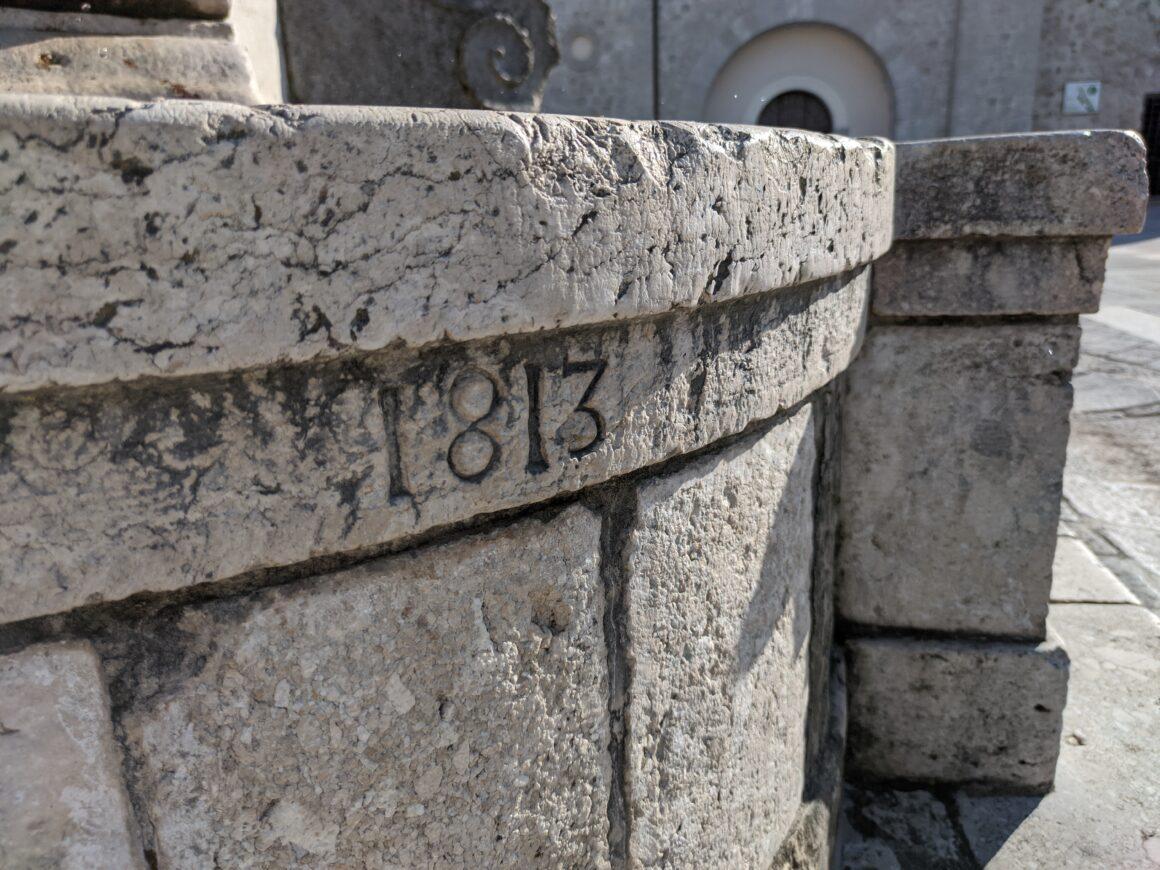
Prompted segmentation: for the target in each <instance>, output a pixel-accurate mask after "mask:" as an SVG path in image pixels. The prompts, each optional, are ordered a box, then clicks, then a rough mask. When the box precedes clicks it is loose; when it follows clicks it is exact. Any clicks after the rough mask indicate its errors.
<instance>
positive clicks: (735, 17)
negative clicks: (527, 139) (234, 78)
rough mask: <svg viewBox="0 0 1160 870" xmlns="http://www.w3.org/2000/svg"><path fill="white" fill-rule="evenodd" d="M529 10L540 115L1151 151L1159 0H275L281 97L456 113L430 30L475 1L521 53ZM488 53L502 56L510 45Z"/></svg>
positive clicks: (449, 53)
mask: <svg viewBox="0 0 1160 870" xmlns="http://www.w3.org/2000/svg"><path fill="white" fill-rule="evenodd" d="M545 5H548V6H550V9H551V13H552V16H553V19H554V30H555V44H556V49H555V51H556V52H557V53H558V57H559V59H558V63H556V65H555V66H553V67H552V68H551V70H550V71H549V72H548V73H547V76H546V81H545V82H543V83H542V84H543V91H542V93H543V98H542V102H541V104H540V108H541V110H542V111H546V112H557V113H562V114H577V115H602V116H609V117H621V118H633V119H640V118H668V119H684V120H702V121H721V122H732V123H759V122H762V121H768V122H774V123H778V122H782V123H785V122H789V123H788V124H787V125H788V126H802V125H803V120H804V121H807V122H808V120H809V119H810V118H814V119H820V121H821V123H818V124H817V125H816V126H820V127H822V128H823V129H825V128H826V127H828V128H829V129H831V130H832V131H833V132H837V133H847V134H851V135H855V136H859V135H883V136H889V137H892V138H895V139H900V140H907V139H924V138H931V137H939V136H958V135H973V134H984V133H1006V132H1015V131H1025V130H1058V129H1080V128H1120V129H1135V130H1142V131H1143V132H1144V133H1145V134H1146V138H1149V137H1148V134H1149V133H1150V134H1151V136H1150V138H1151V142H1152V144H1153V150H1155V147H1156V140H1157V136H1160V129H1158V128H1160V122H1158V121H1153V123H1152V125H1151V126H1152V129H1151V130H1146V129H1145V123H1144V116H1145V114H1146V111H1145V110H1146V106H1147V105H1149V103H1148V100H1149V97H1151V99H1152V105H1153V106H1154V108H1153V110H1152V114H1153V117H1160V0H1015V2H1010V0H971V2H964V0H889V2H885V0H870V2H857V3H854V2H849V0H719V2H711V3H710V2H701V0H551V2H550V3H549V4H544V3H541V2H539V0H527V2H524V3H516V2H513V0H489V2H487V3H448V2H432V0H396V2H390V3H383V2H374V0H344V2H343V3H339V4H326V5H325V6H320V5H319V4H317V3H315V2H313V0H280V9H281V15H282V27H283V45H284V48H285V59H286V64H287V72H288V80H289V86H290V95H291V97H292V98H293V99H295V100H299V101H302V102H316V103H317V102H323V103H325V102H360V103H378V104H382V103H388V104H390V103H397V102H403V103H411V104H430V105H438V104H446V103H448V102H454V100H455V97H454V95H451V96H449V95H448V87H447V86H445V85H443V84H440V86H435V85H434V84H430V85H422V84H417V81H421V80H422V78H423V77H424V76H426V77H429V78H430V81H431V82H432V83H435V82H439V83H443V82H445V81H448V80H449V78H448V69H449V68H450V67H452V66H454V63H455V57H454V49H450V50H449V49H447V48H446V47H444V45H443V44H442V43H440V42H439V41H438V40H432V39H431V37H430V35H429V31H430V29H431V28H432V27H435V28H436V29H440V28H446V27H448V26H450V27H452V28H454V26H455V24H454V20H453V19H454V18H455V16H460V17H463V16H465V15H469V14H471V13H470V12H465V11H464V10H466V9H470V10H474V11H475V13H476V14H478V11H479V9H480V8H481V7H484V6H487V7H489V8H494V9H495V10H497V12H498V17H499V18H501V19H506V20H508V21H514V22H515V23H516V24H517V25H520V23H521V22H525V21H530V22H531V23H530V24H527V25H526V26H523V27H522V31H523V33H524V35H525V38H524V39H523V43H520V45H524V44H526V45H530V46H533V50H536V49H539V48H540V46H539V45H538V44H537V42H538V41H539V40H542V39H543V37H540V36H538V35H537V34H536V33H535V31H536V29H537V28H536V22H537V21H539V20H542V18H543V15H542V7H545ZM336 6H337V7H338V8H339V9H340V10H344V11H337V12H336V11H335V7H336ZM501 7H503V8H501ZM348 13H349V14H348ZM513 38H514V37H513ZM499 42H501V41H497V44H499ZM517 47H518V46H517ZM497 51H499V52H501V53H503V58H504V61H503V62H508V63H511V62H513V60H514V58H515V55H516V52H515V51H514V50H513V46H512V45H500V47H499V48H498V49H497ZM543 54H544V51H542V50H541V51H539V56H540V57H541V59H542V55H543ZM525 60H526V59H525ZM535 65H536V64H529V65H528V69H529V70H532V67H533V66H535ZM540 66H541V68H542V65H540ZM376 71H381V74H376ZM417 76H418V78H417ZM450 87H451V89H452V90H454V89H455V87H456V83H455V82H454V81H453V79H452V80H450ZM787 94H789V95H792V97H791V98H790V99H788V100H783V101H782V102H783V103H786V104H785V105H782V104H778V102H777V101H778V100H779V98H784V97H785V95H787ZM425 96H426V97H427V99H424V97H425ZM763 112H765V113H766V115H765V117H764V118H763V117H762V113H763ZM802 112H805V113H806V114H804V115H803V114H801V113H802ZM827 119H828V124H827V123H825V122H826V121H827ZM794 121H796V122H797V123H793V122H794ZM804 125H807V126H808V125H809V124H808V123H806V124H804ZM1153 174H1154V175H1155V174H1156V173H1153Z"/></svg>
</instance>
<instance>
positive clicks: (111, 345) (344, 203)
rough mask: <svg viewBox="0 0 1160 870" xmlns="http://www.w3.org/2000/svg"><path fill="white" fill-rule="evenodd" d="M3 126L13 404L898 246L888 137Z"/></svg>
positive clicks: (426, 340) (659, 300) (781, 274)
mask: <svg viewBox="0 0 1160 870" xmlns="http://www.w3.org/2000/svg"><path fill="white" fill-rule="evenodd" d="M0 120H2V122H3V123H2V124H0V151H7V152H8V153H9V159H8V160H7V161H6V162H5V163H4V164H3V166H2V168H0V187H2V188H3V189H5V190H6V192H7V194H8V195H7V196H5V197H4V198H3V201H2V202H0V213H2V214H3V218H4V222H5V224H6V226H9V227H11V232H10V234H8V236H7V238H6V239H4V240H2V241H3V244H2V246H0V299H3V302H2V303H0V324H3V325H4V326H3V329H2V330H0V331H3V332H5V333H6V334H7V339H6V341H5V344H6V346H5V347H3V348H0V390H3V391H7V392H22V391H28V390H35V389H41V388H46V387H52V386H83V385H90V384H98V383H104V382H109V381H117V380H134V379H137V378H141V377H148V376H154V377H155V376H171V375H195V374H209V373H220V372H225V371H237V370H244V369H252V368H257V367H263V366H271V365H278V364H283V363H293V362H303V361H307V360H321V359H330V358H338V357H342V356H344V355H349V354H361V353H367V352H373V351H376V350H381V349H384V348H389V347H398V346H405V347H411V348H418V347H423V346H426V345H430V344H435V343H440V342H445V341H469V340H478V339H482V338H491V337H496V336H500V335H505V334H514V333H528V332H538V331H546V330H555V329H560V328H567V327H571V326H579V325H585V324H596V323H601V322H608V321H612V320H623V319H631V318H635V317H641V316H648V315H652V314H658V313H663V312H665V311H668V310H671V309H675V308H689V307H695V306H698V305H702V304H705V303H708V302H716V301H720V300H725V299H730V298H737V297H739V296H747V295H752V294H756V293H763V292H768V291H770V290H775V289H778V288H782V287H790V286H796V285H799V284H802V283H806V282H810V281H815V280H819V279H822V278H827V277H831V276H834V275H839V274H842V273H844V272H847V271H849V270H851V269H853V268H855V267H857V266H860V265H862V264H865V263H867V262H870V261H871V260H873V259H875V258H876V257H878V256H880V255H881V254H882V253H884V252H885V251H886V250H887V248H888V247H889V245H890V242H891V235H892V233H891V216H892V214H893V145H892V144H890V143H888V142H886V141H884V140H853V139H845V138H841V137H831V136H821V135H818V134H811V133H805V132H800V131H786V130H771V129H764V128H755V127H727V126H720V125H704V124H693V123H684V122H663V123H656V122H627V121H607V120H598V119H590V118H570V117H564V116H547V115H539V116H530V115H520V114H507V113H495V112H473V111H457V110H411V109H399V108H373V109H372V108H358V107H341V108H340V107H273V108H265V109H250V108H246V107H241V106H235V105H228V104H216V103H203V102H195V101H179V102H162V103H156V104H140V103H134V102H131V101H125V100H113V99H104V98H59V97H58V98H52V97H47V98H46V97H29V96H7V97H3V98H0Z"/></svg>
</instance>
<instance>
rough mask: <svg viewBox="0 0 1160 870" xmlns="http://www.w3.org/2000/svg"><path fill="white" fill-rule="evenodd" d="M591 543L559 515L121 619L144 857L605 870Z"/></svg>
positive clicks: (117, 655) (603, 753)
mask: <svg viewBox="0 0 1160 870" xmlns="http://www.w3.org/2000/svg"><path fill="white" fill-rule="evenodd" d="M549 541H550V542H551V545H550V546H545V543H546V542H549ZM599 552H600V519H599V518H598V517H597V516H595V515H594V514H592V513H590V512H589V511H588V510H587V509H585V508H581V507H572V508H569V509H567V510H565V511H563V512H562V513H560V514H558V515H557V516H555V517H554V518H550V519H543V520H537V519H530V520H525V521H522V522H519V523H516V524H513V525H510V526H506V527H503V528H499V529H497V530H495V531H493V532H489V533H487V534H483V535H478V536H474V537H468V538H464V539H462V540H458V541H453V542H450V543H447V544H442V545H438V546H432V547H429V548H425V549H421V550H416V551H412V552H408V553H404V554H402V555H399V556H396V557H393V558H390V559H386V560H381V561H378V562H372V563H369V564H366V565H363V566H361V567H359V568H356V569H351V570H349V571H346V572H342V573H339V574H333V575H328V576H322V577H315V578H312V579H310V580H308V581H304V582H302V583H299V584H297V585H294V586H289V587H283V588H279V589H271V590H268V591H265V592H260V593H256V594H254V595H252V596H249V597H246V598H243V599H240V600H233V601H229V600H226V601H221V602H216V603H208V604H204V605H199V606H194V607H191V608H187V609H186V610H184V611H181V612H179V613H177V614H176V615H173V616H172V617H170V619H169V620H168V621H166V620H164V619H162V621H161V623H159V624H156V625H153V624H148V623H146V624H140V623H135V624H133V625H131V626H128V628H129V634H130V636H131V641H130V643H129V644H128V645H127V647H126V648H123V649H117V648H112V649H110V650H107V651H106V652H105V655H106V656H107V657H108V658H109V660H110V662H111V665H110V666H111V667H113V668H114V671H115V677H114V680H113V683H112V689H113V693H114V699H115V702H116V704H117V708H118V717H117V718H118V733H119V734H120V736H121V738H122V740H123V741H124V743H125V745H126V746H127V751H128V752H129V756H130V763H129V770H130V787H131V789H132V792H133V796H134V801H135V803H136V806H137V809H138V814H139V818H140V819H141V823H142V826H143V828H144V829H145V830H144V831H143V836H144V838H145V840H146V842H147V844H148V846H149V848H151V849H153V850H154V851H155V853H156V856H157V861H158V864H159V865H160V866H164V867H175V868H184V867H190V868H194V867H198V868H200V867H206V866H213V865H214V864H215V863H216V864H217V865H218V866H224V867H239V866H255V865H259V866H279V867H284V866H290V865H298V866H368V867H417V866H425V867H426V866H457V867H482V866H489V867H490V866H511V867H530V866H545V867H546V866H581V865H583V866H597V867H600V866H607V865H608V859H607V844H608V837H607V827H608V782H609V761H608V742H609V733H608V686H607V681H606V677H605V674H606V667H607V664H606V651H605V647H604V643H603V634H602V627H601V626H602V617H603V610H604V587H603V584H602V581H601V578H600V566H599V561H600V557H599Z"/></svg>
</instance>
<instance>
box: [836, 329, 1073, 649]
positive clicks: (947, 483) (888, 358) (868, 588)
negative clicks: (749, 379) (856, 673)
mask: <svg viewBox="0 0 1160 870" xmlns="http://www.w3.org/2000/svg"><path fill="white" fill-rule="evenodd" d="M1078 345H1079V329H1078V327H1075V326H1066V325H1049V324H1045V325H1026V326H1024V325H1013V324H1011V325H996V326H990V327H970V326H946V327H943V326H937V327H936V326H929V327H927V326H921V327H910V326H906V327H901V326H899V327H875V328H874V329H872V330H871V331H870V333H869V335H868V336H867V339H866V347H865V349H864V350H863V353H862V355H861V356H860V357H859V358H858V360H856V361H855V363H854V365H853V366H851V368H850V372H849V375H848V381H847V384H846V388H847V389H846V394H845V396H844V399H843V402H844V404H843V409H842V415H843V421H844V425H843V427H842V444H843V452H842V476H841V493H842V495H841V500H840V510H841V517H842V521H841V535H842V538H841V546H840V548H839V560H840V561H839V566H840V567H839V586H838V612H839V614H840V615H841V616H842V618H844V619H846V620H848V621H850V622H855V623H862V624H866V625H876V626H890V627H899V628H915V629H932V630H940V631H966V632H974V633H982V634H992V635H1008V636H1019V637H1027V638H1034V639H1040V638H1042V637H1043V632H1044V621H1045V619H1046V617H1047V601H1048V594H1049V590H1050V587H1051V563H1052V557H1053V554H1054V551H1055V530H1056V527H1057V525H1058V522H1059V503H1060V494H1061V491H1062V478H1063V465H1064V458H1065V452H1066V448H1067V433H1068V411H1069V409H1070V407H1071V386H1070V384H1069V383H1068V382H1067V374H1068V373H1069V372H1070V371H1071V369H1072V368H1073V367H1074V365H1075V360H1076V355H1077V353H1078Z"/></svg>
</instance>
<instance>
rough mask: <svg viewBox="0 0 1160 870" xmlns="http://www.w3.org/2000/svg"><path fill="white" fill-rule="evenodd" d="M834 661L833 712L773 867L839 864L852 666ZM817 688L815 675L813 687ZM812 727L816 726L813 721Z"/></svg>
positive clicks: (800, 869) (809, 868)
mask: <svg viewBox="0 0 1160 870" xmlns="http://www.w3.org/2000/svg"><path fill="white" fill-rule="evenodd" d="M814 555H815V558H816V557H817V555H818V554H817V553H815V554H814ZM816 629H817V627H816V625H815V626H814V631H816ZM831 666H832V667H831V673H830V677H829V681H828V682H829V689H830V691H829V703H828V704H827V705H826V711H827V713H828V715H829V717H830V718H829V722H828V723H826V730H825V733H824V734H822V735H821V740H820V741H819V742H820V744H821V751H820V752H819V753H817V754H815V755H814V756H811V759H812V760H811V762H810V765H811V769H810V770H809V771H808V772H807V775H806V784H805V790H804V793H803V797H804V802H803V803H802V806H801V808H800V809H799V810H798V814H797V818H796V819H795V820H794V823H793V826H792V827H791V828H790V831H789V833H788V834H787V835H786V838H785V839H784V840H783V841H782V843H781V847H780V848H779V849H778V851H777V855H776V856H775V857H774V859H773V864H772V868H773V870H830V868H831V867H832V866H833V858H834V857H835V855H834V851H835V848H836V840H837V836H838V820H839V816H840V814H841V808H842V792H843V784H844V781H845V778H844V776H843V770H844V761H845V756H846V726H847V720H846V667H845V661H844V658H843V654H842V653H841V652H834V653H832V655H831ZM816 688H817V684H816V683H814V682H813V680H812V678H811V693H812V692H813V691H815V690H816ZM809 727H810V730H811V732H812V729H813V723H812V722H811V723H810V726H809ZM811 736H812V735H811Z"/></svg>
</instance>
